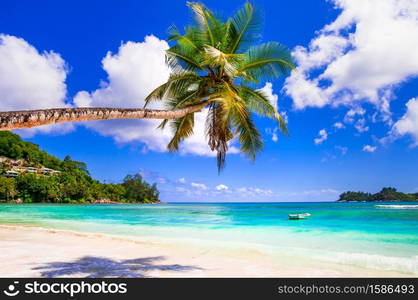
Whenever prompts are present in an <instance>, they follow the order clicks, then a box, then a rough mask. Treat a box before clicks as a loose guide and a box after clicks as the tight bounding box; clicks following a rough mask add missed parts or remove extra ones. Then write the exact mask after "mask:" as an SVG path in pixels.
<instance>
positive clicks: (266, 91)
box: [259, 82, 279, 110]
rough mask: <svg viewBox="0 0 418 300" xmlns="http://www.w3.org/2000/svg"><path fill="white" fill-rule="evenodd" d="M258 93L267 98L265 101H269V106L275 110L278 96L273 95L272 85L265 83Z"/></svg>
mask: <svg viewBox="0 0 418 300" xmlns="http://www.w3.org/2000/svg"><path fill="white" fill-rule="evenodd" d="M259 91H260V92H262V93H263V94H264V95H265V96H266V97H267V99H268V100H269V101H270V104H271V105H272V106H273V107H274V108H275V109H276V110H277V108H278V100H279V96H277V94H274V92H273V84H272V83H271V82H266V84H265V85H264V86H263V87H262V88H261V89H259Z"/></svg>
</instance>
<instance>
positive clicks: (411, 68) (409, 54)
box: [284, 0, 418, 121]
mask: <svg viewBox="0 0 418 300" xmlns="http://www.w3.org/2000/svg"><path fill="white" fill-rule="evenodd" d="M332 2H334V3H335V6H336V7H337V8H339V9H341V12H340V14H339V15H338V17H337V18H336V19H335V20H334V21H333V22H332V23H330V24H328V25H326V26H325V27H323V28H322V29H321V30H320V31H319V32H318V34H317V37H315V38H314V39H313V40H311V42H310V44H309V47H307V48H305V47H301V46H298V47H296V48H295V49H294V51H293V55H294V57H295V59H296V61H297V63H298V65H299V66H298V68H297V70H296V71H293V72H292V74H291V76H290V77H289V78H287V80H286V83H285V87H284V90H285V91H286V93H287V95H289V96H290V97H292V98H293V102H294V106H295V108H296V109H303V108H305V107H308V106H311V107H323V106H325V105H333V106H336V105H340V104H343V105H348V106H352V105H356V104H355V103H358V102H360V101H367V102H370V103H373V104H374V105H376V107H377V108H378V109H379V111H380V112H381V113H382V116H383V120H386V121H390V120H389V115H390V111H389V102H390V100H392V99H393V89H394V87H395V86H396V85H398V84H399V83H402V82H404V81H406V80H407V79H408V78H409V77H412V76H416V75H418V51H416V49H418V2H417V1H415V0H386V1H381V0H332ZM313 71H315V72H316V73H317V74H318V75H314V76H311V74H312V73H311V72H313Z"/></svg>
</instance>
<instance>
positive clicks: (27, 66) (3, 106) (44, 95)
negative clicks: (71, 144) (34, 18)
mask: <svg viewBox="0 0 418 300" xmlns="http://www.w3.org/2000/svg"><path fill="white" fill-rule="evenodd" d="M66 77H67V65H66V63H65V61H64V60H63V59H62V58H61V56H60V55H59V54H58V53H55V52H53V51H44V52H42V53H41V52H39V51H38V50H37V49H36V48H35V47H33V46H32V45H30V44H29V43H28V42H27V41H25V40H24V39H22V38H18V37H15V36H11V35H5V34H0V98H1V102H0V110H2V111H8V110H21V109H42V108H56V107H65V106H68V105H67V104H66V103H65V99H66V93H67V86H66V84H65V79H66ZM71 129H72V125H71V124H57V125H49V126H42V127H39V128H36V129H29V130H20V132H19V133H21V134H23V135H26V136H28V135H31V134H34V133H35V131H40V132H44V133H53V132H54V133H64V132H68V131H70V130H71Z"/></svg>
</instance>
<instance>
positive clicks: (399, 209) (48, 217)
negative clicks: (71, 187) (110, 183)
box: [0, 202, 418, 276]
mask: <svg viewBox="0 0 418 300" xmlns="http://www.w3.org/2000/svg"><path fill="white" fill-rule="evenodd" d="M304 212H309V213H311V214H312V216H311V217H310V218H309V219H307V220H298V221H290V220H288V218H287V215H288V214H289V213H304ZM0 224H9V225H31V226H38V227H44V228H54V229H65V230H72V231H80V232H93V233H105V234H111V235H117V236H125V237H129V238H134V239H140V240H141V239H142V240H161V239H164V240H167V241H173V242H179V243H195V244H205V245H217V247H225V248H228V247H238V248H239V247H246V248H254V249H258V250H260V251H266V253H269V254H273V255H286V256H289V257H293V258H295V259H303V260H306V261H320V262H324V263H333V264H340V265H341V266H354V267H360V268H369V269H374V270H386V271H396V272H401V273H404V274H407V275H410V276H418V205H413V204H411V203H393V202H392V203H325V202H323V203H216V204H214V203H193V204H190V203H187V204H186V203H175V204H154V205H133V204H132V205H130V204H126V205H59V204H54V205H49V204H21V205H16V204H1V205H0Z"/></svg>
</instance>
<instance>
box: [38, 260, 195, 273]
mask: <svg viewBox="0 0 418 300" xmlns="http://www.w3.org/2000/svg"><path fill="white" fill-rule="evenodd" d="M164 259H165V257H164V256H154V257H145V258H138V259H128V260H121V261H117V260H112V259H108V258H104V257H93V256H85V257H83V258H80V259H79V260H76V261H73V262H52V263H47V264H45V265H44V266H41V267H36V268H33V269H34V270H41V275H42V277H47V278H51V277H66V276H71V275H73V276H77V277H81V276H85V277H86V278H96V277H150V276H147V272H149V271H155V270H157V271H174V272H183V271H190V270H202V268H199V267H194V266H182V265H177V264H175V265H164V264H158V261H161V260H164Z"/></svg>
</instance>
